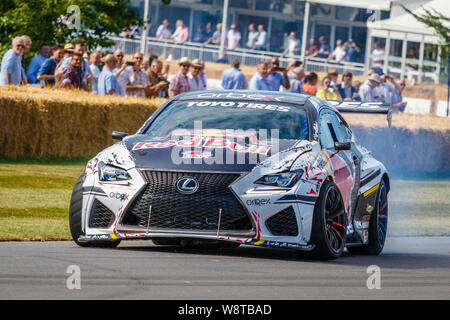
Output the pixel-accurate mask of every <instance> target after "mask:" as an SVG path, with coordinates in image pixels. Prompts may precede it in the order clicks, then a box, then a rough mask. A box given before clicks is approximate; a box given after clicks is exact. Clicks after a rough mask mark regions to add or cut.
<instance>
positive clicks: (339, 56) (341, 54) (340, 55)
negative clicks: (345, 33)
mask: <svg viewBox="0 0 450 320" xmlns="http://www.w3.org/2000/svg"><path fill="white" fill-rule="evenodd" d="M346 54H347V50H345V46H344V44H343V43H342V40H340V39H339V40H338V41H336V48H335V49H334V51H333V53H332V54H330V56H329V57H328V59H327V60H331V59H334V60H336V61H337V62H342V61H344V59H345V55H346Z"/></svg>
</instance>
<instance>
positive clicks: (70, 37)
mask: <svg viewBox="0 0 450 320" xmlns="http://www.w3.org/2000/svg"><path fill="white" fill-rule="evenodd" d="M129 3H130V0H1V1H0V12H1V16H0V54H1V53H3V52H4V51H5V50H7V49H9V48H10V47H11V41H12V39H13V38H14V37H16V36H21V35H28V36H30V38H31V39H32V41H33V43H32V46H31V50H30V52H29V53H28V57H27V56H26V58H29V57H30V56H33V55H35V54H36V52H37V51H38V47H39V44H40V43H41V42H49V43H51V44H56V43H59V44H65V43H68V42H75V41H83V42H85V43H86V45H87V47H88V49H95V48H96V47H97V46H102V47H108V46H110V45H112V44H113V41H111V40H110V39H109V38H108V36H109V35H117V34H119V33H120V32H122V31H123V29H124V28H129V27H130V26H131V25H134V26H141V25H143V21H142V20H141V19H140V17H139V15H138V13H137V12H135V11H133V10H132V8H131V7H130V6H129ZM71 6H72V9H73V8H75V9H76V10H71V9H69V7H71ZM74 6H77V7H74ZM68 9H69V10H68ZM78 9H79V10H78ZM78 17H79V19H78V20H77V18H78ZM77 21H79V25H78V26H79V28H77V25H76V22H77Z"/></svg>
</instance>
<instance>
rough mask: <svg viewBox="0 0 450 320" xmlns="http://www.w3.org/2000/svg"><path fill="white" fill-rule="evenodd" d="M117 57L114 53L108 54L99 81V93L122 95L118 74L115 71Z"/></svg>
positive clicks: (103, 94)
mask: <svg viewBox="0 0 450 320" xmlns="http://www.w3.org/2000/svg"><path fill="white" fill-rule="evenodd" d="M116 64H117V59H116V57H115V56H114V55H112V54H108V55H106V57H105V67H104V68H103V71H102V72H101V73H100V75H99V77H98V82H97V90H98V94H99V95H102V96H105V95H118V96H120V86H119V82H118V81H117V78H116V76H115V75H114V73H113V69H114V68H115V67H116Z"/></svg>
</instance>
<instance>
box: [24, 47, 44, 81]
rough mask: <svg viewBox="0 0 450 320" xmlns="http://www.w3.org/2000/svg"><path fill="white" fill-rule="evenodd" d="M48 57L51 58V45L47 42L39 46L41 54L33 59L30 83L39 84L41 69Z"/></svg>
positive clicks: (29, 70) (28, 74) (29, 69)
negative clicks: (38, 77)
mask: <svg viewBox="0 0 450 320" xmlns="http://www.w3.org/2000/svg"><path fill="white" fill-rule="evenodd" d="M48 57H50V45H49V44H48V43H46V42H43V43H41V45H40V46H39V54H38V55H37V56H36V57H34V58H33V59H31V62H30V66H29V67H28V72H27V78H28V83H31V84H33V83H38V79H37V76H38V72H39V69H40V68H41V66H42V64H43V63H44V61H45V60H46V59H47V58H48Z"/></svg>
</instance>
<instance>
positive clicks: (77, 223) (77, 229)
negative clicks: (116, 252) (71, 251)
mask: <svg viewBox="0 0 450 320" xmlns="http://www.w3.org/2000/svg"><path fill="white" fill-rule="evenodd" d="M85 179H86V174H85V173H83V174H82V175H81V176H80V177H79V178H78V180H77V182H76V183H75V186H74V188H73V191H72V197H71V198H70V207H69V227H70V233H71V235H72V239H73V241H74V242H75V243H76V244H77V245H79V246H80V247H95V248H116V247H117V246H118V245H119V243H120V240H114V241H78V238H79V237H80V236H83V235H84V233H83V230H82V228H81V211H82V206H83V183H84V180H85Z"/></svg>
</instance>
